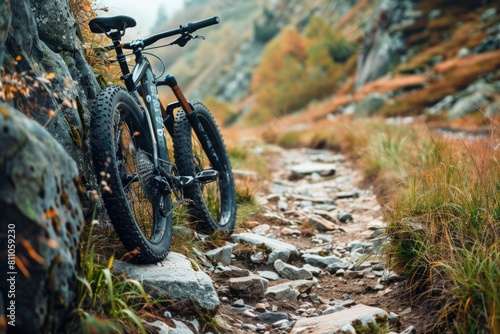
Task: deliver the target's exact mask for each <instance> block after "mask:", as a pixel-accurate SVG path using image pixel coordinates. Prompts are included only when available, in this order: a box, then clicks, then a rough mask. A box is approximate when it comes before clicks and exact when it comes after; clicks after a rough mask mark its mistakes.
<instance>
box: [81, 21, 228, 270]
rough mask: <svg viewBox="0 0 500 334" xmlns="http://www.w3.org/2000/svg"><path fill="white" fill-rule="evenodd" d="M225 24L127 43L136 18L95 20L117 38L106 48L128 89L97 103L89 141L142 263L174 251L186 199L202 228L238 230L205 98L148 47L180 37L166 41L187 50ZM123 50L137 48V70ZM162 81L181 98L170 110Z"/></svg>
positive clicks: (118, 219)
mask: <svg viewBox="0 0 500 334" xmlns="http://www.w3.org/2000/svg"><path fill="white" fill-rule="evenodd" d="M218 23H219V18H218V17H216V16H214V17H211V18H208V19H204V20H201V21H197V22H193V23H188V24H185V25H181V26H180V27H179V28H177V29H172V30H168V31H164V32H161V33H158V34H154V35H152V36H149V37H147V38H144V39H136V40H133V41H132V42H128V43H122V42H121V39H122V37H123V36H124V34H125V31H126V29H127V28H131V27H134V26H135V25H136V21H135V20H134V19H133V18H131V17H128V16H123V15H121V16H114V17H97V18H94V19H92V20H91V21H90V22H89V27H90V30H91V31H92V32H93V33H104V34H105V35H106V36H107V37H108V38H110V39H111V40H112V41H113V45H112V46H108V47H106V50H113V49H114V50H115V52H116V60H115V61H117V62H118V64H119V66H120V70H121V74H122V76H121V79H122V80H123V82H124V84H125V87H126V88H122V87H120V86H115V85H110V86H107V87H106V88H104V89H103V90H101V92H100V93H99V94H98V96H97V97H96V99H95V100H94V102H93V106H92V118H91V122H90V124H91V130H90V143H91V150H92V158H93V163H94V169H95V172H96V174H97V175H100V176H101V180H102V182H101V185H102V187H101V189H102V197H103V200H104V205H105V207H106V210H107V212H108V215H109V217H110V220H111V223H112V224H113V226H114V228H115V230H116V232H117V234H118V236H119V238H120V241H121V242H122V243H123V245H124V246H125V248H126V249H127V250H128V251H130V252H132V251H134V252H135V254H136V256H135V258H134V259H133V261H135V262H139V263H154V262H158V261H161V260H162V259H164V258H165V257H166V256H167V254H168V251H169V249H170V244H171V241H172V233H173V232H172V231H173V229H172V216H173V210H174V209H175V207H176V206H178V205H180V204H183V205H186V206H187V207H188V213H189V215H190V217H192V218H193V219H192V220H194V221H195V222H196V227H197V229H199V230H201V231H204V232H209V233H210V232H214V231H216V230H221V231H226V232H231V231H232V230H233V228H234V224H235V219H236V191H235V186H234V179H233V174H232V170H231V164H230V161H229V156H228V153H227V150H226V146H225V144H224V140H223V138H222V135H221V133H220V131H219V128H218V126H217V123H216V122H215V119H214V117H213V116H212V114H211V113H210V111H209V110H208V109H207V108H206V107H205V106H204V105H203V104H201V103H200V102H197V101H188V100H187V99H186V97H185V96H184V93H183V92H182V90H181V89H180V88H179V86H178V84H177V81H176V79H175V77H174V76H173V75H172V74H167V75H166V76H165V77H164V78H162V79H159V78H157V77H155V76H154V72H153V69H152V67H151V65H150V63H149V61H148V59H147V57H146V55H145V54H146V53H145V52H144V51H146V50H148V49H147V48H148V46H150V45H152V44H154V43H155V42H157V41H159V40H161V39H164V38H167V37H171V36H176V35H178V36H177V38H176V39H175V40H174V41H173V42H171V43H169V44H166V45H163V46H169V45H178V46H181V47H183V46H185V45H186V44H187V43H188V42H189V41H190V40H192V39H204V38H203V37H202V36H197V35H196V36H193V35H192V33H194V32H195V31H196V30H198V29H201V28H205V27H208V26H211V25H215V24H218ZM123 50H132V53H131V54H130V55H132V54H133V55H134V57H135V65H134V67H133V70H132V71H130V69H129V64H128V63H127V55H125V53H124V51H123ZM159 86H168V87H170V89H171V90H172V92H173V93H174V95H175V97H176V99H177V101H173V102H171V103H169V104H168V105H167V106H166V107H164V105H163V104H162V102H161V101H160V99H159V95H158V87H159ZM167 135H169V136H170V138H171V141H172V143H173V145H172V146H173V160H172V157H171V155H169V150H168V147H167V145H168V144H167ZM175 202H177V203H175Z"/></svg>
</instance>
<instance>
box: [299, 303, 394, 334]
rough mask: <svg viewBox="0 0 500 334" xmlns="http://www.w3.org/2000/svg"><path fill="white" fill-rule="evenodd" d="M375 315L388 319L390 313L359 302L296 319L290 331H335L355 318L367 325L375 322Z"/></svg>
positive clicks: (301, 333)
mask: <svg viewBox="0 0 500 334" xmlns="http://www.w3.org/2000/svg"><path fill="white" fill-rule="evenodd" d="M375 317H387V318H388V319H389V318H390V315H389V313H387V312H386V311H384V310H382V309H380V308H376V307H370V306H366V305H362V304H359V305H356V306H353V307H351V308H349V309H346V310H343V311H339V312H335V313H331V314H327V315H321V316H319V317H315V318H301V319H299V320H297V323H296V324H295V326H294V327H293V329H292V331H291V333H292V334H305V333H308V334H320V333H335V332H336V331H339V330H341V329H342V328H343V327H344V326H345V325H350V324H351V323H352V322H353V321H355V320H359V321H360V322H361V324H362V325H363V326H367V324H368V323H370V322H372V323H375Z"/></svg>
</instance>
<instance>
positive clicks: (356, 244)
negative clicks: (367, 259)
mask: <svg viewBox="0 0 500 334" xmlns="http://www.w3.org/2000/svg"><path fill="white" fill-rule="evenodd" d="M373 246H374V245H373V243H372V242H361V241H353V242H350V243H349V244H347V246H346V247H345V248H346V249H347V250H348V251H350V252H351V253H353V252H358V253H362V254H366V253H369V252H370V251H372V250H373Z"/></svg>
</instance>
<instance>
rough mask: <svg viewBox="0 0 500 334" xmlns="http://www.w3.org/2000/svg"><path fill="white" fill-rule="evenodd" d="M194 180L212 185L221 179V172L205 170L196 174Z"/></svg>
mask: <svg viewBox="0 0 500 334" xmlns="http://www.w3.org/2000/svg"><path fill="white" fill-rule="evenodd" d="M194 179H195V180H196V181H197V182H199V183H210V182H214V181H217V180H218V179H219V172H218V171H216V170H215V169H211V168H210V169H205V170H202V171H201V172H199V173H198V174H196V176H195V177H194Z"/></svg>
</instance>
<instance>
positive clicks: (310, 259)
mask: <svg viewBox="0 0 500 334" xmlns="http://www.w3.org/2000/svg"><path fill="white" fill-rule="evenodd" d="M302 258H303V259H304V262H306V263H309V264H311V265H316V266H321V267H328V266H329V265H332V264H339V265H341V266H342V268H344V266H346V265H347V267H346V268H348V267H349V266H350V265H351V264H352V263H350V262H349V263H348V262H347V261H345V260H343V259H341V258H339V257H337V256H335V255H330V256H320V255H314V254H304V255H302Z"/></svg>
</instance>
